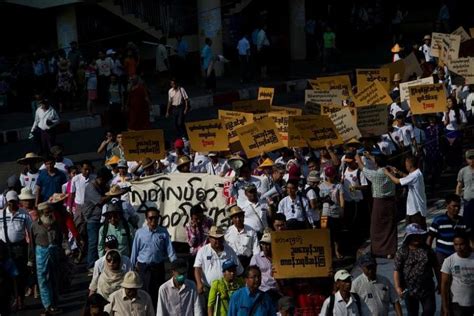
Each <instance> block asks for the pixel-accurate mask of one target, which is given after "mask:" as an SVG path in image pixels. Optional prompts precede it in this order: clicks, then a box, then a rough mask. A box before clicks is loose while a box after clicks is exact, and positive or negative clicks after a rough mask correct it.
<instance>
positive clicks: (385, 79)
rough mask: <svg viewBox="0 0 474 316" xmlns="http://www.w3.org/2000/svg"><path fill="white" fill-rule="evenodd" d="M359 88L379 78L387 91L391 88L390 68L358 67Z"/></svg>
mask: <svg viewBox="0 0 474 316" xmlns="http://www.w3.org/2000/svg"><path fill="white" fill-rule="evenodd" d="M356 78H357V89H358V90H359V91H360V90H361V89H362V88H365V87H366V86H368V85H370V84H372V82H374V80H378V81H379V82H380V83H381V84H382V86H383V87H384V89H385V90H386V91H389V90H390V69H388V68H375V69H356Z"/></svg>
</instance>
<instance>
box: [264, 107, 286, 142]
mask: <svg viewBox="0 0 474 316" xmlns="http://www.w3.org/2000/svg"><path fill="white" fill-rule="evenodd" d="M268 117H269V118H271V119H272V120H273V123H275V125H276V127H277V129H278V132H279V133H280V136H281V141H282V142H283V145H285V147H288V120H289V117H290V116H289V115H288V113H286V112H284V111H281V112H270V113H268Z"/></svg>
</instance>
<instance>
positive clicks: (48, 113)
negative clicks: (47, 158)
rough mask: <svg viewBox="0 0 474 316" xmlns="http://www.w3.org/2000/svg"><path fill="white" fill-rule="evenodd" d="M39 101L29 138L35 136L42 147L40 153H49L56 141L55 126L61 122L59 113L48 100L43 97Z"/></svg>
mask: <svg viewBox="0 0 474 316" xmlns="http://www.w3.org/2000/svg"><path fill="white" fill-rule="evenodd" d="M38 102H39V104H40V107H38V109H37V110H36V112H35V121H34V122H33V126H32V127H31V132H30V137H29V138H30V139H31V138H33V137H34V138H35V140H36V142H37V144H38V146H39V148H40V154H43V155H47V154H49V152H50V150H51V147H52V146H53V145H54V142H55V138H56V137H55V133H54V130H53V127H54V126H56V125H57V124H58V123H59V115H58V113H57V112H56V110H55V109H54V108H53V107H52V106H50V105H49V102H48V100H46V99H42V100H40V101H38Z"/></svg>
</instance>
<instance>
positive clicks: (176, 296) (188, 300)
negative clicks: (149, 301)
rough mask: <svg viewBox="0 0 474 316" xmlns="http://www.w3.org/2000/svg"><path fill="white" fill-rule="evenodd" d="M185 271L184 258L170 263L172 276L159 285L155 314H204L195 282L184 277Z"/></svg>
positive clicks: (171, 315) (166, 315)
mask: <svg viewBox="0 0 474 316" xmlns="http://www.w3.org/2000/svg"><path fill="white" fill-rule="evenodd" d="M187 271H188V267H187V264H186V260H184V259H182V258H178V259H176V260H175V261H173V262H172V263H171V273H172V277H171V279H170V280H168V281H166V282H165V283H164V284H163V285H162V286H160V289H159V292H158V306H157V307H156V315H163V316H168V315H169V316H174V315H180V316H185V315H196V316H200V315H204V314H203V313H202V309H201V305H200V303H199V295H198V293H197V290H196V283H194V282H193V281H191V280H188V279H186V273H187Z"/></svg>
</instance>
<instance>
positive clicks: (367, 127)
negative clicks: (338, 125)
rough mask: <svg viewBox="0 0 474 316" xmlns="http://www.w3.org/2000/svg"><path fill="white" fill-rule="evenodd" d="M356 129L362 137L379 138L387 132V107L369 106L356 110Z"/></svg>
mask: <svg viewBox="0 0 474 316" xmlns="http://www.w3.org/2000/svg"><path fill="white" fill-rule="evenodd" d="M357 127H358V128H359V131H360V133H361V134H362V136H363V137H373V136H380V135H383V134H385V133H387V130H388V106H387V105H369V106H361V107H358V108H357Z"/></svg>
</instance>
